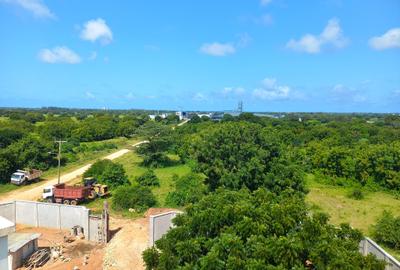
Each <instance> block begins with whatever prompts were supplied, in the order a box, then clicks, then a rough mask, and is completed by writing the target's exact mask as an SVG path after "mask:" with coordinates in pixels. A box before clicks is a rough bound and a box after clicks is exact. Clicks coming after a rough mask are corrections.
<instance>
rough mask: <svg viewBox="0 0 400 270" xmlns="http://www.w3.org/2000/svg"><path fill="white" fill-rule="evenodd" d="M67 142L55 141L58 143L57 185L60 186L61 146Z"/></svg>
mask: <svg viewBox="0 0 400 270" xmlns="http://www.w3.org/2000/svg"><path fill="white" fill-rule="evenodd" d="M65 142H67V141H56V143H58V155H57V158H58V184H60V167H61V144H62V143H65Z"/></svg>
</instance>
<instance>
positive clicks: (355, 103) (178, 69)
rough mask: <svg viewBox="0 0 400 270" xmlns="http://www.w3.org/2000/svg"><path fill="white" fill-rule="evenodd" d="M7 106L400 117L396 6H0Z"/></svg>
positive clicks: (0, 64)
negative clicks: (387, 114)
mask: <svg viewBox="0 0 400 270" xmlns="http://www.w3.org/2000/svg"><path fill="white" fill-rule="evenodd" d="M0 36H1V37H2V38H1V41H0V106H21V107H41V106H61V107H82V108H102V107H107V108H116V109H128V108H145V109H171V110H178V109H182V110H229V109H233V108H235V107H236V106H237V103H238V101H239V100H243V103H244V109H245V110H246V111H324V112H400V1H399V0H375V1H374V0H368V1H362V0H346V1H345V0H319V1H316V0H308V1H297V0H296V1H295V0H235V1H231V0H230V1H228V0H219V1H211V0H202V1H194V0H193V1H181V0H180V1H178V0H170V1H165V0H157V1H156V0H150V1H127V0H126V1H108V0H107V1H106V0H102V1H98V0H97V1H94V0H86V1H81V0H52V1H50V0H43V1H41V0H0Z"/></svg>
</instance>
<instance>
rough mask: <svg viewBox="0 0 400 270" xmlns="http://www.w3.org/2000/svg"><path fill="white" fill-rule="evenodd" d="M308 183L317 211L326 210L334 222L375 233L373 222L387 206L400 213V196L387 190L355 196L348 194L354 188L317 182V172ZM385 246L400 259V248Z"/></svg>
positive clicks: (398, 214)
mask: <svg viewBox="0 0 400 270" xmlns="http://www.w3.org/2000/svg"><path fill="white" fill-rule="evenodd" d="M307 186H308V188H309V190H310V192H309V194H308V195H307V198H306V201H307V202H308V203H309V204H310V205H311V208H312V209H313V210H314V211H318V210H322V211H323V212H325V213H328V214H329V215H330V221H331V223H333V224H335V225H339V224H340V223H349V224H350V225H351V226H352V227H354V228H357V229H359V230H361V231H362V232H363V233H364V234H365V235H367V236H370V235H371V229H372V225H373V224H375V223H376V221H377V219H378V218H379V217H380V216H381V214H382V212H383V211H384V210H388V211H391V212H392V213H393V214H394V215H395V216H400V200H399V199H396V198H395V197H394V196H393V195H391V194H388V193H385V192H368V191H365V192H364V194H365V198H364V199H362V200H355V199H351V198H349V197H348V194H349V193H350V192H351V190H352V189H351V188H345V187H338V186H329V185H324V184H320V183H317V182H315V181H314V177H313V175H308V177H307ZM384 248H385V249H386V250H387V251H388V252H390V253H391V254H392V255H394V256H395V257H396V258H397V259H400V250H391V249H389V248H387V247H384Z"/></svg>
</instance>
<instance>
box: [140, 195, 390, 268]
mask: <svg viewBox="0 0 400 270" xmlns="http://www.w3.org/2000/svg"><path fill="white" fill-rule="evenodd" d="M174 222H175V225H176V227H175V228H173V229H171V230H170V231H169V232H168V233H167V234H166V235H165V236H164V237H163V238H162V239H161V240H159V241H158V242H157V248H158V251H157V250H148V251H147V253H149V252H150V253H151V254H152V256H149V255H150V254H147V256H146V257H147V258H151V259H152V262H153V263H154V261H156V262H157V261H158V265H157V267H156V268H154V269H159V270H167V269H221V270H222V269H306V268H305V265H306V263H307V261H309V262H311V263H312V264H313V266H314V267H315V269H370V270H372V269H374V270H379V269H384V266H383V264H382V263H379V262H378V261H377V260H376V259H374V257H371V256H368V257H363V256H362V255H361V254H360V253H359V250H358V243H359V241H360V240H361V239H362V234H361V233H360V232H359V231H357V230H354V229H351V228H350V227H349V226H348V225H341V226H340V227H338V228H336V227H334V226H332V225H329V224H328V218H327V216H325V215H323V214H314V215H313V216H310V215H308V211H307V207H306V205H305V203H304V200H303V198H302V196H299V194H297V193H293V192H283V193H281V194H280V195H276V194H274V193H271V192H268V191H267V190H265V189H263V188H261V189H259V190H256V191H254V192H253V193H251V192H249V191H248V190H246V189H242V190H239V191H227V190H217V191H216V192H215V193H211V194H210V195H207V196H206V197H204V198H203V199H202V200H201V201H200V202H199V203H197V204H194V205H192V206H189V207H187V209H186V214H183V215H180V216H178V217H177V218H176V219H175V221H174ZM157 254H158V255H157ZM157 256H158V258H157V259H154V257H157ZM146 257H145V258H146Z"/></svg>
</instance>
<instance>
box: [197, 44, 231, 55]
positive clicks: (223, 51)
mask: <svg viewBox="0 0 400 270" xmlns="http://www.w3.org/2000/svg"><path fill="white" fill-rule="evenodd" d="M200 51H201V52H202V53H204V54H209V55H212V56H226V55H228V54H233V53H235V52H236V48H235V46H233V45H232V44H231V43H219V42H214V43H205V44H203V45H202V46H201V48H200Z"/></svg>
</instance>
